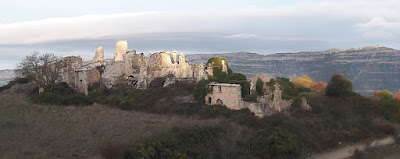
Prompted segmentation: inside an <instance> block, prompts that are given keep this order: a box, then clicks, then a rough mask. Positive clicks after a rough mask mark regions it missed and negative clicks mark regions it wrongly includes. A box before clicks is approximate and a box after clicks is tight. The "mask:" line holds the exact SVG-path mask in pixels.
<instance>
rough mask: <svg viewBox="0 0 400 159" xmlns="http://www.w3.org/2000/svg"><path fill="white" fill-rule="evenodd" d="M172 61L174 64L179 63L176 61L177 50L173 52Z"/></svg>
mask: <svg viewBox="0 0 400 159" xmlns="http://www.w3.org/2000/svg"><path fill="white" fill-rule="evenodd" d="M172 59H173V61H172V63H177V62H178V61H176V60H177V59H176V50H174V51H172Z"/></svg>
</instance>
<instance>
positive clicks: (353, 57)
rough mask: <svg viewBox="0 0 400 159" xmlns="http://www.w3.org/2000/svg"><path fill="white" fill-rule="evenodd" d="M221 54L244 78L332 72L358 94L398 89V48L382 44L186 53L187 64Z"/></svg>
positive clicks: (325, 76) (317, 77)
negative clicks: (346, 80)
mask: <svg viewBox="0 0 400 159" xmlns="http://www.w3.org/2000/svg"><path fill="white" fill-rule="evenodd" d="M215 56H222V57H225V58H226V59H228V61H230V67H231V69H232V70H233V71H235V72H241V73H244V74H246V75H247V76H248V77H252V76H255V75H257V74H258V73H267V74H271V75H273V76H275V77H289V76H291V75H298V76H303V75H308V76H310V77H311V78H312V79H313V80H314V81H325V82H327V81H328V80H329V78H330V77H331V75H332V74H335V73H343V74H345V76H346V77H348V78H349V79H351V80H352V81H353V83H354V90H355V91H356V92H358V93H360V94H362V95H370V94H371V93H372V92H373V91H379V90H382V89H388V90H390V91H392V92H395V91H398V89H399V88H400V82H399V81H400V50H395V49H392V48H387V47H383V46H368V47H363V48H350V49H329V50H326V51H317V52H299V53H276V54H270V55H262V54H257V53H249V52H236V53H223V54H194V55H187V56H186V60H187V61H188V62H190V63H201V62H204V61H206V60H207V59H209V58H210V57H215Z"/></svg>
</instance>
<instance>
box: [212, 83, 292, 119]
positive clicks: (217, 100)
mask: <svg viewBox="0 0 400 159" xmlns="http://www.w3.org/2000/svg"><path fill="white" fill-rule="evenodd" d="M208 86H209V88H211V90H212V92H210V93H208V94H207V96H206V97H205V102H206V104H207V105H224V106H226V107H227V108H229V109H233V110H240V109H245V108H247V109H249V110H250V111H251V112H252V113H254V115H255V116H257V117H264V116H269V115H272V114H273V113H275V112H281V111H285V110H287V109H289V108H290V106H291V105H292V103H293V101H292V100H284V99H282V97H281V96H282V91H281V90H280V88H279V85H275V90H274V91H270V90H269V91H265V92H266V93H265V94H264V95H262V96H261V97H259V98H258V100H257V102H245V101H243V100H242V97H241V86H240V85H238V84H224V83H211V84H209V85H208Z"/></svg>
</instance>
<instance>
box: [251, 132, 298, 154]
mask: <svg viewBox="0 0 400 159" xmlns="http://www.w3.org/2000/svg"><path fill="white" fill-rule="evenodd" d="M250 140H251V141H250V144H251V149H250V151H251V153H253V154H254V155H255V156H257V157H260V158H277V157H279V156H293V155H295V153H296V150H295V146H296V143H295V141H294V139H293V136H292V135H290V134H289V133H287V132H284V131H278V132H274V133H272V134H271V135H270V133H268V131H265V130H261V131H259V132H258V133H257V134H256V135H255V136H254V137H253V138H252V139H250Z"/></svg>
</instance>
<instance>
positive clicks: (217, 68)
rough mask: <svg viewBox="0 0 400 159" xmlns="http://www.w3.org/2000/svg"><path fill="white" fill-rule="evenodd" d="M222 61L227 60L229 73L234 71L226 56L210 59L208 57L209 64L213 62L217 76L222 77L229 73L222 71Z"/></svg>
mask: <svg viewBox="0 0 400 159" xmlns="http://www.w3.org/2000/svg"><path fill="white" fill-rule="evenodd" d="M222 61H224V62H225V65H226V67H227V69H228V72H227V73H228V74H231V73H232V70H231V69H230V68H229V64H228V60H227V59H226V58H224V57H212V58H210V59H208V61H207V65H206V66H208V64H209V63H213V73H214V76H215V77H218V78H221V77H225V76H226V75H227V74H226V73H224V72H222Z"/></svg>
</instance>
